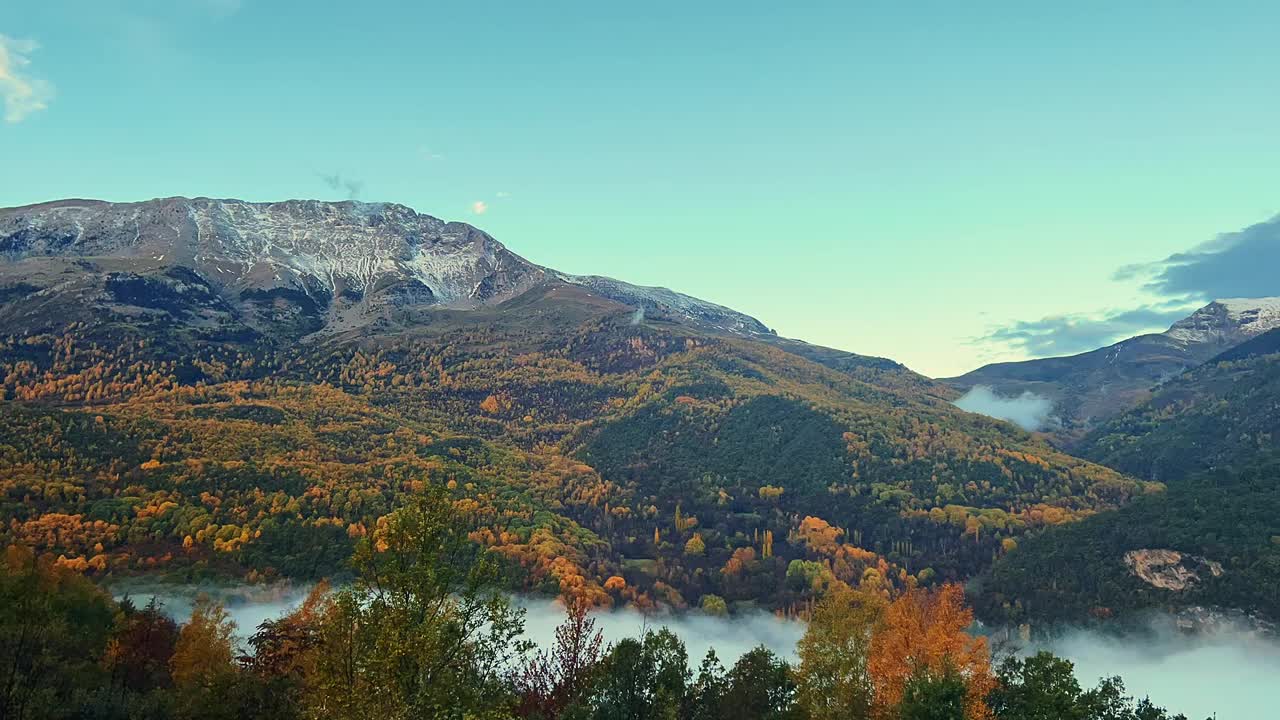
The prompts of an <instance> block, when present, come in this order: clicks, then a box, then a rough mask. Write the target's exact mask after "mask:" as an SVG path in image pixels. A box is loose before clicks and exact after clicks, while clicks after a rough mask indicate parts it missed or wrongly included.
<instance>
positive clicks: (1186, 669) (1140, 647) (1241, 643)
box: [1040, 622, 1280, 720]
mask: <svg viewBox="0 0 1280 720" xmlns="http://www.w3.org/2000/svg"><path fill="white" fill-rule="evenodd" d="M1040 647H1042V648H1043V649H1046V650H1049V651H1051V652H1053V653H1054V654H1056V655H1060V656H1062V657H1065V658H1069V659H1070V660H1071V661H1072V662H1074V663H1075V664H1076V677H1078V678H1079V679H1080V683H1081V685H1082V686H1085V687H1092V686H1094V685H1096V684H1097V681H1098V679H1099V678H1102V677H1109V676H1112V675H1119V676H1121V677H1122V678H1123V679H1124V683H1125V687H1126V688H1128V691H1129V694H1131V695H1133V696H1135V697H1143V696H1149V697H1150V698H1151V701H1152V702H1154V703H1156V704H1157V705H1161V706H1163V707H1166V708H1168V709H1170V710H1173V711H1176V712H1180V713H1183V714H1185V715H1186V716H1187V718H1188V719H1189V720H1203V719H1204V718H1208V717H1213V716H1214V715H1215V713H1216V716H1217V717H1218V718H1219V719H1220V720H1275V718H1278V717H1280V640H1277V638H1275V637H1265V636H1262V635H1260V634H1258V633H1257V632H1254V631H1251V630H1246V629H1243V628H1241V627H1239V626H1223V627H1219V628H1216V629H1214V630H1211V631H1206V632H1204V633H1200V634H1195V635H1191V634H1187V633H1182V632H1178V631H1177V630H1175V629H1174V628H1173V627H1172V624H1171V623H1168V622H1156V623H1153V626H1152V628H1151V632H1150V633H1149V634H1144V635H1142V636H1141V637H1131V636H1126V637H1114V636H1110V635H1102V634H1100V633H1097V632H1090V631H1084V630H1080V631H1075V632H1069V633H1066V634H1064V635H1062V636H1060V637H1059V638H1057V639H1055V640H1053V641H1050V642H1047V643H1043V644H1041V645H1040Z"/></svg>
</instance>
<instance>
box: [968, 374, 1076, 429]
mask: <svg viewBox="0 0 1280 720" xmlns="http://www.w3.org/2000/svg"><path fill="white" fill-rule="evenodd" d="M955 406H956V407H958V408H960V409H961V410H965V411H967V412H971V413H978V414H979V415H986V416H988V417H993V418H999V419H1000V420H1008V421H1009V422H1011V423H1013V424H1014V425H1017V426H1018V427H1020V428H1022V429H1023V430H1039V429H1041V428H1043V427H1045V426H1047V425H1049V424H1050V423H1052V422H1053V417H1052V413H1053V401H1052V400H1050V399H1049V398H1047V397H1044V396H1043V395H1037V394H1035V393H1033V392H1030V391H1027V392H1024V393H1022V394H1021V395H1017V396H1004V395H998V394H996V392H995V391H994V390H992V389H991V388H989V387H987V386H986V385H977V386H975V387H974V388H973V389H971V390H969V392H967V393H965V394H964V395H963V396H962V397H961V398H960V399H959V400H956V402H955Z"/></svg>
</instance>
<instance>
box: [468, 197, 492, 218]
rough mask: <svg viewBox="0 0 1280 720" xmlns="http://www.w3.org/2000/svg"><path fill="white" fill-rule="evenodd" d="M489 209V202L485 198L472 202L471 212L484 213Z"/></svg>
mask: <svg viewBox="0 0 1280 720" xmlns="http://www.w3.org/2000/svg"><path fill="white" fill-rule="evenodd" d="M488 211H489V203H487V202H485V201H483V200H477V201H475V202H473V203H471V212H472V213H473V214H475V215H483V214H485V213H486V212H488Z"/></svg>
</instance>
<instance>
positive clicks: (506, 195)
mask: <svg viewBox="0 0 1280 720" xmlns="http://www.w3.org/2000/svg"><path fill="white" fill-rule="evenodd" d="M494 197H496V198H509V197H511V193H509V192H507V191H506V190H499V191H498V192H496V193H494Z"/></svg>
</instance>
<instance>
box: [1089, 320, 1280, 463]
mask: <svg viewBox="0 0 1280 720" xmlns="http://www.w3.org/2000/svg"><path fill="white" fill-rule="evenodd" d="M1277 441H1280V330H1273V331H1271V332H1268V333H1266V334H1263V335H1260V336H1258V337H1256V338H1254V339H1253V340H1250V341H1248V342H1246V343H1243V344H1241V345H1238V346H1236V347H1235V348H1233V349H1232V350H1229V351H1227V352H1226V353H1223V354H1222V355H1219V356H1218V357H1216V358H1214V359H1213V360H1211V361H1209V362H1207V363H1205V364H1204V365H1201V366H1200V367H1197V368H1195V369H1193V370H1190V371H1188V372H1186V373H1184V374H1182V375H1180V376H1178V377H1176V378H1174V379H1173V380H1170V381H1169V382H1167V383H1165V384H1163V385H1161V386H1160V387H1158V388H1156V389H1155V391H1154V392H1153V393H1152V395H1151V397H1150V398H1149V399H1147V400H1146V401H1144V402H1143V403H1141V404H1139V405H1138V406H1137V407H1135V408H1133V409H1132V410H1129V411H1127V412H1124V413H1122V414H1120V415H1117V416H1115V417H1113V418H1110V419H1108V420H1106V421H1105V422H1102V423H1100V424H1099V425H1098V426H1097V427H1095V428H1094V429H1093V430H1092V431H1091V432H1089V434H1088V435H1086V436H1085V437H1084V438H1083V440H1082V441H1081V442H1080V443H1079V444H1078V445H1077V446H1076V447H1075V451H1076V453H1077V454H1079V455H1081V456H1083V457H1088V458H1091V459H1093V460H1096V461H1098V462H1102V463H1105V464H1107V465H1109V466H1111V467H1115V468H1118V469H1120V470H1122V471H1124V472H1127V473H1130V474H1132V475H1134V476H1136V477H1143V478H1147V479H1150V480H1159V481H1162V482H1163V481H1170V482H1172V481H1178V480H1181V479H1182V478H1184V477H1187V476H1188V475H1191V474H1194V473H1197V472H1204V471H1209V470H1217V469H1222V468H1230V467H1242V466H1246V465H1248V464H1250V463H1252V462H1254V461H1255V460H1256V459H1257V458H1259V457H1261V456H1263V455H1265V454H1267V453H1270V452H1273V451H1274V450H1275V448H1276V446H1277Z"/></svg>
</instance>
